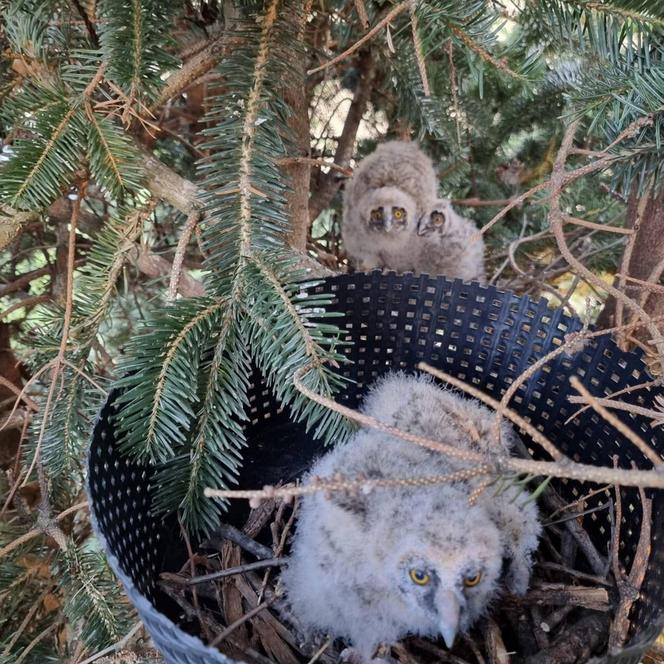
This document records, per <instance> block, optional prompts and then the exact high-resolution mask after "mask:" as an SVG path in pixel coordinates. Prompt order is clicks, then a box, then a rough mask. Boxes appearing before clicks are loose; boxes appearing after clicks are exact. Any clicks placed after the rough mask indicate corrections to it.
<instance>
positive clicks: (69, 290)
mask: <svg viewBox="0 0 664 664" xmlns="http://www.w3.org/2000/svg"><path fill="white" fill-rule="evenodd" d="M103 71H104V70H103V67H100V68H99V70H98V72H97V74H96V75H95V77H94V78H93V80H92V82H91V84H92V83H94V82H95V81H96V82H97V83H98V82H99V81H98V80H97V79H99V80H101V76H102V75H103ZM95 86H96V83H95ZM88 87H89V86H88ZM86 93H87V88H86ZM87 186H88V183H87V180H84V181H83V182H81V185H80V187H79V195H78V197H77V198H76V200H75V201H74V204H73V206H72V213H71V220H70V222H69V242H68V249H67V285H66V290H65V312H64V321H63V325H62V338H61V340H60V348H59V349H58V355H57V357H56V358H55V360H54V361H53V363H52V365H51V385H50V386H49V390H48V395H47V397H46V404H45V406H44V415H43V417H42V424H41V427H40V429H39V436H38V438H37V445H36V446H35V451H34V454H33V457H32V461H31V463H30V467H29V468H28V471H27V473H26V475H25V479H24V480H23V484H22V486H25V485H26V484H27V482H28V480H29V479H30V475H31V473H32V471H33V470H34V468H35V465H37V474H38V476H39V488H40V491H41V494H42V495H41V507H40V509H42V510H43V512H44V516H45V517H46V518H48V514H49V512H50V508H49V505H48V483H47V480H46V471H45V469H44V467H43V464H42V463H41V458H40V457H41V448H42V444H43V442H44V435H45V433H46V425H47V423H48V421H49V414H50V410H51V402H52V400H53V395H54V393H55V385H56V381H57V378H58V375H59V374H60V369H61V368H62V360H63V359H64V357H65V351H66V350H67V341H68V339H69V327H70V325H71V317H72V310H73V291H74V260H75V258H76V228H77V226H78V217H79V213H80V211H81V202H82V200H83V199H84V198H85V192H86V189H87ZM62 542H63V543H64V538H63V540H62Z"/></svg>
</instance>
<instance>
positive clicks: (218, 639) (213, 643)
mask: <svg viewBox="0 0 664 664" xmlns="http://www.w3.org/2000/svg"><path fill="white" fill-rule="evenodd" d="M272 602H274V599H273V598H272V599H268V600H266V601H265V602H262V603H261V604H259V605H258V606H255V607H254V608H253V609H251V611H247V613H245V614H244V615H243V616H241V617H240V618H238V619H237V620H235V621H234V622H232V623H231V624H230V625H229V626H228V627H227V628H226V629H224V630H222V632H221V633H220V634H219V635H218V636H215V638H214V640H213V641H211V642H210V647H211V648H214V647H216V646H218V645H219V644H220V643H221V642H222V641H223V640H224V639H225V638H227V637H229V636H230V635H231V634H232V633H233V632H234V631H235V630H236V629H237V628H238V627H239V626H240V625H242V624H244V623H245V622H247V620H250V619H251V618H253V617H254V616H255V615H257V614H258V613H260V612H261V611H263V610H264V609H267V607H268V606H270V604H272Z"/></svg>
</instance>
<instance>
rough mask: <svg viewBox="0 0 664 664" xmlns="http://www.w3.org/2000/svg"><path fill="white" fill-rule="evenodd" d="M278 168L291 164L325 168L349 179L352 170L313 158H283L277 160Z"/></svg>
mask: <svg viewBox="0 0 664 664" xmlns="http://www.w3.org/2000/svg"><path fill="white" fill-rule="evenodd" d="M276 163H277V165H278V166H290V165H292V164H310V165H311V166H319V167H321V168H322V167H327V168H329V169H331V170H333V171H337V172H338V173H341V174H342V175H346V176H347V177H350V176H351V175H352V174H353V169H352V168H345V167H344V166H340V165H339V164H335V163H334V162H333V161H326V160H325V159H314V158H313V157H284V158H283V159H278V160H277V162H276Z"/></svg>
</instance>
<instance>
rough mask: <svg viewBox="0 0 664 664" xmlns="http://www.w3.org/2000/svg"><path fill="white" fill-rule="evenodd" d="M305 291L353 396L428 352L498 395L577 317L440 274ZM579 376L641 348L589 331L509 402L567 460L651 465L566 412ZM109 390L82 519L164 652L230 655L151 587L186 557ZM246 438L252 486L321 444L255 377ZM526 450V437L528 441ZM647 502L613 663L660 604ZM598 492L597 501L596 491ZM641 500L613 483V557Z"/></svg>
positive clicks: (626, 555) (620, 381) (612, 367)
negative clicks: (635, 574) (124, 437)
mask: <svg viewBox="0 0 664 664" xmlns="http://www.w3.org/2000/svg"><path fill="white" fill-rule="evenodd" d="M309 290H311V291H312V292H315V293H329V294H331V295H332V296H333V298H334V301H333V304H332V307H331V308H332V309H333V310H335V311H337V312H339V313H340V314H341V316H340V317H339V318H338V319H336V322H337V324H338V325H339V327H340V328H341V330H342V331H343V332H344V334H345V336H346V339H348V340H349V341H352V342H353V343H352V344H350V345H348V346H346V347H345V349H344V352H345V353H346V354H347V356H348V358H349V359H350V360H351V362H350V363H349V364H347V365H345V366H344V367H343V369H342V370H343V373H344V374H345V375H347V376H348V377H349V378H351V379H352V380H353V381H355V382H352V383H350V384H349V386H348V389H347V390H346V392H345V393H344V394H342V395H339V400H340V401H341V402H343V403H345V404H346V405H349V406H356V405H357V404H358V403H359V401H360V400H361V398H362V395H363V394H364V392H365V390H366V388H367V386H369V385H370V384H371V383H372V382H373V381H374V380H375V378H376V377H377V376H379V375H381V374H383V373H385V372H387V371H389V370H391V369H395V368H403V369H410V368H414V367H415V366H416V365H417V363H418V362H420V361H426V362H428V363H429V364H431V365H433V366H435V367H438V368H440V369H441V370H443V371H445V372H447V373H449V374H452V375H454V376H456V377H458V378H460V379H461V380H463V381H465V382H467V383H469V384H471V385H474V386H476V387H478V388H480V389H482V390H484V391H485V392H487V393H489V394H491V395H492V396H494V397H496V398H500V397H501V395H502V394H503V393H504V392H505V390H506V389H507V388H508V387H509V385H510V383H511V382H512V381H513V380H514V379H515V378H516V377H517V376H518V375H519V374H520V373H521V372H522V371H524V369H526V368H527V367H528V366H529V365H531V364H532V363H534V362H535V361H536V360H538V359H539V358H540V357H542V356H543V355H545V354H547V353H548V352H550V351H551V350H553V349H554V348H555V347H557V346H559V345H560V344H562V343H563V341H564V338H565V336H566V335H567V334H569V333H571V332H574V331H577V330H579V329H581V323H580V322H579V321H578V320H577V319H574V318H571V317H569V316H566V315H564V314H563V313H562V311H561V310H559V309H551V308H549V307H548V305H547V303H546V301H544V300H540V301H533V300H531V299H530V298H527V297H519V296H516V295H514V294H511V293H505V292H502V291H499V290H498V289H496V288H495V287H492V286H481V285H478V284H466V283H462V282H460V281H458V280H457V281H454V282H451V281H448V280H446V279H444V278H443V277H437V278H433V277H428V276H425V275H423V276H419V277H415V276H412V275H400V276H398V275H395V274H381V273H378V272H374V273H371V274H362V273H359V274H353V275H343V276H338V277H331V278H328V279H326V280H325V281H323V282H322V283H320V284H319V285H317V286H311V287H309ZM571 375H577V376H578V377H579V379H580V380H581V381H582V382H583V383H584V384H585V385H586V387H587V388H588V389H589V390H590V391H591V392H592V393H593V394H595V395H597V396H604V395H607V394H611V393H613V392H616V391H617V390H620V389H622V388H624V387H627V386H630V385H636V384H638V383H642V382H645V381H647V380H649V379H650V377H649V375H648V372H647V369H646V368H645V366H644V364H643V362H642V359H641V354H640V353H635V352H623V351H621V350H620V349H619V348H618V347H617V346H616V344H615V343H614V341H613V340H612V339H611V338H610V337H608V336H600V337H597V338H595V339H594V340H592V341H588V342H586V344H585V347H584V348H583V349H582V350H580V351H578V352H576V353H575V354H573V355H569V354H566V353H562V354H559V355H558V356H557V357H556V358H555V359H554V360H553V361H551V362H550V363H549V364H547V365H546V366H544V367H543V368H542V369H540V370H539V371H537V372H536V373H535V374H534V375H533V376H531V377H530V379H529V380H528V381H527V382H526V383H524V384H523V385H522V386H521V387H520V388H519V390H518V392H517V393H516V395H515V396H514V398H513V400H512V407H513V408H514V409H515V410H516V411H517V412H519V413H520V414H521V415H523V416H525V417H527V418H528V419H529V420H530V421H531V422H532V424H533V425H534V426H536V427H537V428H538V429H540V430H541V431H542V432H543V433H544V434H545V435H546V436H548V437H549V438H550V439H552V440H553V441H554V442H555V443H556V444H557V446H558V447H559V448H560V449H561V450H562V451H563V452H564V453H565V454H567V455H568V456H570V457H572V458H574V459H575V460H578V461H581V462H584V463H589V464H596V465H604V466H611V464H612V458H613V456H614V455H618V457H619V460H620V461H619V463H620V465H621V466H622V467H626V468H629V467H631V464H632V463H635V464H636V465H637V466H639V467H644V468H647V467H648V466H649V463H648V461H647V460H646V459H644V457H643V456H642V454H641V453H640V452H638V450H636V449H635V448H634V446H633V445H631V444H630V443H629V441H627V440H626V439H625V438H624V437H623V436H622V435H621V434H620V433H618V432H617V431H615V430H614V429H613V428H612V427H610V426H609V425H607V424H606V423H605V422H604V421H603V420H602V419H601V418H600V417H599V416H598V415H597V414H595V413H594V412H593V411H592V410H591V409H586V410H585V411H583V412H582V413H581V414H580V415H578V416H577V417H576V418H575V419H574V420H572V421H571V422H570V423H569V424H565V421H566V420H567V419H568V417H569V416H570V415H572V414H573V413H575V412H576V411H577V410H578V406H575V405H572V404H570V403H569V402H568V400H567V397H568V395H570V394H572V393H573V391H572V389H571V387H570V385H569V376H571ZM656 394H657V390H651V389H639V390H636V391H634V392H632V393H630V394H627V395H625V397H622V398H624V400H625V401H628V402H631V403H634V404H638V405H640V406H643V407H651V406H652V405H653V400H654V397H655V395H656ZM116 396H117V393H115V392H112V393H111V394H110V396H109V398H108V401H107V403H106V405H105V406H104V408H103V409H102V411H101V413H100V415H99V419H98V421H97V424H96V426H95V429H94V433H93V437H92V443H91V448H90V453H89V487H88V489H89V495H90V503H91V507H92V517H93V523H94V525H95V529H96V532H97V534H98V536H99V538H100V540H101V542H102V543H103V545H104V547H105V549H106V552H107V555H108V559H109V561H110V564H111V566H112V568H113V569H114V571H115V573H116V574H117V575H118V577H119V578H120V579H121V580H122V582H123V583H124V585H125V587H126V590H127V594H128V595H129V597H130V599H131V601H132V602H133V603H134V605H135V606H136V607H137V609H138V611H139V613H140V616H141V619H142V620H143V622H144V624H145V626H146V628H147V630H148V631H149V632H150V634H151V636H152V638H153V639H154V642H155V644H156V646H157V648H158V649H159V650H160V651H161V652H162V653H163V655H164V656H165V658H166V661H167V662H173V663H178V664H199V663H200V664H203V663H205V664H210V663H213V662H220V663H221V662H230V661H231V660H230V659H228V658H227V657H225V656H224V655H222V654H220V653H219V652H218V651H217V650H214V649H210V648H208V647H206V646H205V645H204V644H203V643H202V642H201V641H200V640H199V639H198V638H196V637H194V636H191V635H190V634H187V633H185V631H184V630H183V629H181V628H180V627H178V626H177V625H176V624H175V622H174V620H175V619H176V617H177V615H178V609H177V607H176V606H175V605H173V603H172V602H171V600H169V598H168V597H166V596H165V595H164V594H163V593H161V591H160V590H159V589H158V587H157V580H158V577H159V574H160V573H161V572H164V571H169V572H170V571H175V570H177V569H179V568H180V567H181V566H182V564H183V562H184V561H185V560H186V551H185V547H184V545H183V543H182V541H181V540H180V538H179V536H178V529H177V526H175V527H174V524H173V523H172V522H170V521H169V520H168V519H166V520H164V519H161V518H154V517H153V516H152V515H151V511H150V487H149V482H150V476H151V475H150V474H151V469H150V468H148V467H143V466H139V465H137V464H135V463H134V462H132V461H130V460H128V459H127V458H125V457H123V456H122V455H121V454H120V453H119V452H118V450H117V449H116V444H115V436H114V431H113V428H112V426H111V424H110V415H111V414H112V413H113V412H114V399H115V398H116ZM616 414H617V416H618V417H620V418H621V419H623V421H625V422H626V423H627V424H628V425H629V426H630V427H631V428H632V429H634V430H635V431H637V432H638V433H639V434H640V435H641V436H642V437H643V438H644V439H645V440H648V441H650V442H651V444H652V446H653V447H654V448H655V449H656V450H657V451H658V452H660V453H661V452H662V451H664V435H663V434H662V433H661V429H659V428H657V429H654V428H652V427H651V426H650V422H649V421H648V420H646V419H645V418H640V417H638V416H635V415H632V414H629V413H626V412H622V411H621V412H617V413H616ZM246 433H247V440H248V441H249V447H248V449H247V451H246V453H245V460H244V465H243V471H242V475H241V478H240V485H241V486H242V487H247V488H256V487H262V486H263V485H264V484H273V483H275V482H277V481H278V480H280V479H281V480H285V481H288V480H291V479H293V478H294V477H296V476H298V475H299V474H301V472H302V471H303V470H305V469H306V468H307V467H308V466H309V465H310V463H311V461H312V459H313V457H314V455H315V454H316V453H319V452H320V443H319V442H317V441H315V440H314V439H313V438H312V437H311V436H310V435H307V434H306V433H305V431H304V428H303V427H302V426H301V425H298V424H294V423H292V422H290V420H289V419H288V415H287V413H286V412H283V411H282V410H281V409H280V408H279V406H278V404H277V403H276V402H275V399H274V398H273V396H272V395H271V393H270V390H269V389H268V388H267V387H266V386H265V384H264V383H263V382H262V379H261V377H260V375H259V374H258V373H256V374H255V376H254V380H253V384H252V388H251V394H250V419H249V422H248V423H247V425H246ZM526 442H527V443H528V445H529V446H530V447H531V448H533V451H534V454H535V455H536V456H537V449H536V446H534V445H532V442H531V441H530V440H526ZM556 488H557V489H558V491H560V492H561V493H562V494H563V495H564V496H565V497H566V498H574V497H579V496H581V495H583V494H584V493H586V492H587V490H586V489H585V488H584V486H583V484H582V483H578V482H572V481H570V482H559V483H557V485H556ZM651 497H652V498H653V510H652V514H653V517H652V518H653V526H652V548H651V554H650V561H649V563H648V569H647V573H646V578H645V582H644V584H643V587H642V589H641V594H640V598H639V599H638V601H637V602H636V603H635V605H634V608H633V611H632V614H631V631H630V646H631V648H630V654H629V655H627V656H626V657H624V658H621V661H625V662H634V663H636V662H638V661H639V659H640V658H639V655H638V653H639V651H640V650H642V649H643V648H645V647H646V646H647V644H648V643H649V642H650V641H652V639H653V638H655V637H656V635H657V634H658V633H659V631H660V628H661V626H662V623H663V616H662V609H663V608H664V579H663V578H662V577H663V575H664V492H662V491H653V492H651ZM605 499H606V498H605V497H604V498H603V500H605ZM640 519H641V506H640V501H639V498H638V494H637V493H636V491H635V490H631V489H624V490H623V524H622V528H621V542H620V556H621V561H622V563H623V565H627V566H629V565H630V564H631V560H632V557H633V555H634V553H635V549H636V545H637V540H638V534H639V528H640ZM584 528H585V529H586V530H587V531H588V532H589V534H590V535H591V537H592V538H593V539H594V542H595V545H596V546H597V547H598V549H599V550H603V551H606V550H607V543H608V540H609V538H610V534H611V525H610V517H609V513H608V510H603V511H598V512H594V513H592V514H590V515H589V516H587V517H586V518H585V522H584Z"/></svg>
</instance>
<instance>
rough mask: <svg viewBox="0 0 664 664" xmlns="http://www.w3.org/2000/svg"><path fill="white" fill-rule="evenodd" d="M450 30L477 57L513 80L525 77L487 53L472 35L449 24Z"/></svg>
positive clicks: (503, 61)
mask: <svg viewBox="0 0 664 664" xmlns="http://www.w3.org/2000/svg"><path fill="white" fill-rule="evenodd" d="M448 25H449V28H450V30H451V31H452V33H453V34H455V35H456V36H457V37H458V38H459V39H460V40H461V41H462V42H463V43H464V44H465V45H466V46H467V47H468V48H469V49H471V50H472V51H475V53H477V55H479V56H480V58H482V60H485V61H486V62H488V63H489V64H491V65H493V66H494V67H495V68H496V69H499V70H500V71H502V72H504V73H505V74H508V75H509V76H511V77H512V78H517V79H521V80H523V79H524V78H525V77H524V76H523V75H521V74H517V73H516V72H515V71H512V70H511V69H510V68H509V66H508V65H507V63H506V62H505V60H499V59H498V58H495V57H494V56H493V55H491V53H489V51H487V50H486V49H485V48H484V47H483V46H481V45H480V44H478V43H477V42H476V41H475V40H474V39H473V38H472V37H471V36H470V35H468V34H467V33H465V32H464V31H463V30H462V29H461V28H460V27H459V26H456V25H452V24H448Z"/></svg>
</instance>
